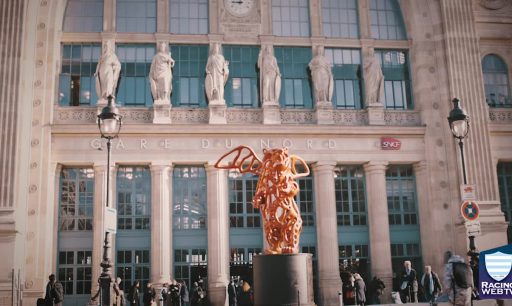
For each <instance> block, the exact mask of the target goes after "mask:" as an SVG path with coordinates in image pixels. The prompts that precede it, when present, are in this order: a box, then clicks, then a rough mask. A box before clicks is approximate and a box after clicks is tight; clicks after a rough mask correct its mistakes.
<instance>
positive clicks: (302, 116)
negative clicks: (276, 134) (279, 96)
mask: <svg viewBox="0 0 512 306" xmlns="http://www.w3.org/2000/svg"><path fill="white" fill-rule="evenodd" d="M314 118H315V111H314V110H304V109H281V123H282V124H301V123H309V124H313V123H315V122H314Z"/></svg>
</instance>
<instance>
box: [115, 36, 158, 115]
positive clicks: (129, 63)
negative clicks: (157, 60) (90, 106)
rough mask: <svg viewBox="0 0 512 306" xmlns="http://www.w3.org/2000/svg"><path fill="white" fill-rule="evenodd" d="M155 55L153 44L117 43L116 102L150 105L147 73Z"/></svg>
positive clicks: (126, 104) (125, 104) (151, 101)
mask: <svg viewBox="0 0 512 306" xmlns="http://www.w3.org/2000/svg"><path fill="white" fill-rule="evenodd" d="M154 55H155V47H154V46H153V45H118V46H117V56H118V57H119V61H120V62H121V76H120V79H121V80H120V82H119V86H118V88H117V99H116V102H117V103H119V104H121V105H124V106H151V105H152V104H153V98H152V96H151V89H150V88H149V81H148V75H149V70H150V68H151V61H152V60H153V56H154Z"/></svg>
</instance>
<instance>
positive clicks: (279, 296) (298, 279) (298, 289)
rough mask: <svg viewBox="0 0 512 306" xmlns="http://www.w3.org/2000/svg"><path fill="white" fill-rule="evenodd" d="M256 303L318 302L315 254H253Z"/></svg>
mask: <svg viewBox="0 0 512 306" xmlns="http://www.w3.org/2000/svg"><path fill="white" fill-rule="evenodd" d="M253 273H254V305H255V306H298V305H300V306H315V302H314V300H313V297H314V294H313V265H312V255H311V254H279V255H256V256H254V257H253Z"/></svg>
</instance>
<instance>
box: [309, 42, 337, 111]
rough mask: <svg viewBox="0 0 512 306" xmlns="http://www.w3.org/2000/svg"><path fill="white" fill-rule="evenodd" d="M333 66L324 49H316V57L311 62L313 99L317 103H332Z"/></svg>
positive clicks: (318, 47) (320, 47) (321, 47)
mask: <svg viewBox="0 0 512 306" xmlns="http://www.w3.org/2000/svg"><path fill="white" fill-rule="evenodd" d="M331 68H332V64H331V63H330V62H329V61H328V60H327V58H326V57H325V56H324V47H323V46H317V47H316V48H315V56H314V57H313V59H311V61H310V62H309V69H310V70H311V78H312V79H313V97H314V98H315V103H318V102H329V103H331V101H332V93H333V90H334V80H333V78H332V71H331Z"/></svg>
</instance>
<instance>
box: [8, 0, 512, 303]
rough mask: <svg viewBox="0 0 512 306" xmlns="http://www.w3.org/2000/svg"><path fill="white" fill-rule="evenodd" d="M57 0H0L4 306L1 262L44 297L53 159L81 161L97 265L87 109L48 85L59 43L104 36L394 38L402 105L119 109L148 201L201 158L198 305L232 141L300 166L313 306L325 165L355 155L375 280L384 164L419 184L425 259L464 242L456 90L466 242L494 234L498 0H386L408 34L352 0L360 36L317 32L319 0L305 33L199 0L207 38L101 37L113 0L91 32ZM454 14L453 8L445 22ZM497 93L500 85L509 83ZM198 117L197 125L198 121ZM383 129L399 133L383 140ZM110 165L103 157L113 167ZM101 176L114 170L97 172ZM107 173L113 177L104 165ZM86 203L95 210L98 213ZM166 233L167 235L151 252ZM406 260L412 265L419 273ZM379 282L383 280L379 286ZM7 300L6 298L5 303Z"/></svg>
mask: <svg viewBox="0 0 512 306" xmlns="http://www.w3.org/2000/svg"><path fill="white" fill-rule="evenodd" d="M66 2H67V1H65V0H41V1H23V0H15V1H9V4H8V5H7V7H6V6H5V5H3V6H2V7H1V8H0V38H1V40H2V41H3V42H5V43H4V44H3V45H1V47H0V48H1V49H2V52H1V54H2V58H0V62H1V63H2V64H1V65H0V84H1V85H0V89H1V90H0V105H2V106H1V108H0V129H1V130H2V131H3V136H2V138H1V139H0V141H1V146H0V147H1V148H2V150H1V151H0V163H1V164H2V167H0V168H1V169H2V176H1V177H0V182H1V187H2V189H1V191H0V258H2V263H1V264H0V304H1V305H5V304H7V303H9V301H10V296H11V282H12V277H13V276H12V269H15V270H18V269H19V270H20V271H21V278H22V283H23V285H24V286H23V299H24V301H23V303H25V304H26V305H35V300H36V299H37V298H38V297H41V296H42V295H43V293H44V288H45V283H46V279H47V276H48V275H49V274H50V273H52V272H55V270H56V260H55V258H57V227H58V214H57V207H58V198H57V195H58V188H59V174H60V169H61V167H63V166H92V167H94V172H95V189H94V190H95V194H94V196H95V200H94V207H95V216H94V224H95V226H94V228H95V229H97V230H95V231H94V233H93V240H94V250H93V262H92V266H93V279H96V278H97V277H98V275H99V263H100V261H101V249H100V246H101V245H102V238H103V233H102V232H101V230H100V229H101V224H102V220H103V216H102V209H101V207H102V203H103V200H102V199H103V197H104V195H105V193H106V192H112V193H114V192H113V191H112V190H110V191H107V190H105V181H106V175H107V173H108V169H106V154H105V151H99V150H98V148H100V147H101V141H100V139H99V132H98V128H97V125H96V117H95V116H96V113H97V109H96V108H88V107H60V106H58V105H57V102H56V96H57V89H58V81H57V79H58V77H57V76H58V74H59V61H60V44H61V43H62V42H80V41H96V42H101V41H106V40H107V41H116V42H127V43H133V42H141V41H143V42H153V43H156V42H157V41H162V40H163V41H170V42H171V44H173V43H175V42H182V43H191V44H192V43H198V44H204V43H205V42H221V43H222V44H223V45H224V44H230V43H231V44H248V45H249V44H250V45H261V44H270V45H277V44H279V45H290V46H310V47H311V46H313V45H315V46H316V45H322V46H327V47H336V46H343V47H347V46H349V47H352V48H361V50H362V51H363V54H366V53H367V52H366V50H368V49H369V48H402V49H408V50H409V55H410V59H411V60H410V70H411V75H412V77H411V79H412V90H413V96H414V105H415V106H414V109H413V110H402V111H398V110H388V109H373V108H372V109H362V110H339V109H329V110H322V111H321V112H319V109H316V110H314V109H312V110H287V109H279V108H278V107H277V108H266V109H262V108H257V109H234V108H233V109H230V108H227V109H226V108H225V109H223V110H217V111H216V112H215V118H216V121H215V123H216V124H215V125H212V124H211V123H212V122H211V120H212V118H211V116H212V115H211V113H209V111H210V112H211V111H212V110H211V109H210V110H208V109H183V108H170V109H169V108H168V109H153V108H127V107H126V108H121V111H122V114H123V115H124V119H123V121H124V123H125V126H124V127H123V129H122V132H121V133H122V134H121V136H120V138H119V139H118V140H116V141H115V142H114V144H113V148H114V149H113V161H114V163H115V164H116V165H122V164H142V165H149V166H150V167H151V173H152V178H153V186H152V191H151V193H152V199H153V202H152V205H153V212H155V211H156V212H161V214H162V215H161V216H165V215H167V216H168V215H169V214H171V213H172V212H169V211H168V210H169V207H168V206H167V205H165V204H166V203H168V201H169V199H170V198H171V194H172V190H170V182H169V178H168V173H169V171H170V170H171V169H172V167H173V166H175V165H183V164H201V165H206V171H207V182H208V221H207V223H208V242H209V243H208V254H209V256H208V261H209V262H208V273H209V279H210V282H209V286H210V288H209V289H210V292H211V300H212V302H214V304H215V305H224V304H225V303H226V302H225V292H226V291H225V286H226V284H227V281H228V279H229V255H228V253H229V242H228V229H227V227H226V226H224V225H223V224H227V221H226V220H227V218H228V216H227V215H226V214H227V212H226V209H227V208H226V207H224V206H223V205H226V204H227V199H226V195H227V188H228V187H227V185H226V181H225V177H226V174H225V173H224V172H223V171H219V170H216V169H214V168H212V167H211V165H212V164H213V163H214V162H215V161H216V159H217V158H218V157H219V156H221V155H222V154H223V153H225V152H226V151H227V150H229V149H230V148H232V147H235V146H237V145H241V144H245V145H249V146H252V147H253V148H257V149H263V148H265V147H276V146H287V147H289V148H290V150H291V152H293V153H294V154H297V155H299V156H301V157H303V158H304V159H305V160H306V161H307V162H308V163H310V164H312V165H313V167H312V168H313V172H314V174H315V186H316V193H315V196H316V202H317V207H316V209H317V211H316V216H317V220H318V222H317V228H316V231H317V235H318V238H317V243H318V245H317V249H318V251H317V254H318V268H319V271H318V280H319V286H318V289H319V292H318V296H319V301H318V302H319V304H320V305H322V306H326V305H336V303H337V298H338V297H337V291H338V290H339V288H340V285H341V281H340V278H339V274H338V273H337V269H338V267H337V264H338V262H337V260H336V258H337V257H336V256H338V255H337V251H338V250H337V247H336V246H337V241H338V237H337V231H336V224H335V220H333V217H334V215H335V213H334V215H333V210H334V205H335V203H334V202H335V200H334V193H333V186H331V183H332V171H333V168H334V166H335V165H337V164H342V163H344V164H359V165H364V170H365V177H366V182H367V186H369V187H368V189H367V193H368V197H367V202H368V213H369V224H370V225H369V229H370V246H371V270H372V273H374V274H377V275H380V276H381V277H382V278H383V280H384V281H385V282H386V283H387V284H388V285H390V283H391V277H392V271H391V258H390V250H389V246H390V244H389V230H388V228H389V224H388V220H387V210H388V206H387V205H386V186H385V176H384V175H385V170H386V167H387V166H388V165H391V164H412V165H414V166H413V167H414V172H415V176H416V183H417V186H421V188H417V189H418V199H417V202H418V208H419V218H420V224H422V225H426V226H422V227H421V246H422V247H421V250H422V257H423V262H424V263H430V264H431V265H432V266H433V269H434V271H441V270H442V265H443V257H442V254H443V253H444V251H445V250H448V249H451V250H455V252H456V253H458V254H463V253H465V252H466V251H467V245H468V242H467V239H466V236H465V231H464V226H463V224H462V218H461V216H460V213H459V204H460V195H459V184H460V183H461V181H462V174H461V171H460V166H459V162H460V161H459V152H458V148H457V146H456V143H455V141H454V139H453V137H452V135H451V133H450V131H449V128H448V124H447V122H446V117H447V116H448V114H449V112H450V109H451V103H450V100H451V98H453V97H455V96H457V97H459V98H460V99H461V101H462V106H463V107H464V108H465V109H466V111H467V112H468V113H469V114H470V116H471V130H470V136H469V138H468V140H467V142H466V156H467V159H466V166H467V170H468V180H469V182H470V183H473V184H476V187H477V197H478V202H479V204H480V208H481V218H480V222H481V223H482V232H483V235H482V236H480V237H477V239H476V244H477V246H478V248H479V249H480V250H485V249H489V248H493V247H497V246H501V245H504V244H506V243H507V236H506V229H507V223H506V222H505V218H504V215H503V213H502V212H501V208H500V200H499V193H498V183H497V174H496V165H497V163H498V162H500V161H512V115H511V114H512V111H510V110H508V109H490V108H489V107H488V106H487V105H486V103H485V99H484V83H483V75H482V70H481V59H482V57H483V56H484V55H486V54H489V53H491V52H492V53H494V54H497V55H499V56H501V57H502V58H503V59H504V60H505V62H506V63H507V65H508V67H509V72H508V73H509V80H512V74H511V72H510V71H511V70H512V69H511V67H512V51H511V50H512V34H511V33H512V3H511V2H510V1H483V0H428V1H414V0H401V1H400V6H401V10H402V14H403V16H404V19H405V24H406V28H407V35H408V39H407V40H406V41H389V40H374V39H372V38H371V35H370V24H369V20H368V19H369V15H368V7H369V1H367V0H360V1H357V3H358V6H359V12H360V15H359V23H360V36H361V39H360V40H354V39H335V38H326V37H323V36H321V33H322V31H321V26H322V21H321V17H322V16H321V15H322V13H321V1H320V0H310V1H309V6H310V16H309V17H310V24H311V35H312V36H311V37H275V36H273V35H272V30H271V28H272V20H271V19H272V17H271V16H272V15H271V4H270V1H269V0H256V1H254V2H255V7H254V8H253V9H252V10H251V11H250V13H249V14H248V15H247V16H244V17H236V16H231V15H230V14H229V13H228V12H227V11H226V10H225V8H224V4H223V1H209V23H210V24H209V30H210V33H211V34H208V35H174V34H169V33H168V31H167V29H168V25H167V24H166V22H164V21H160V22H158V23H157V33H154V34H132V33H115V18H114V16H115V0H105V1H104V3H105V4H104V16H109V18H105V20H107V21H108V22H104V25H103V28H104V31H103V32H102V33H63V32H62V20H63V16H64V12H65V8H66ZM157 5H158V9H157V11H158V16H157V20H168V16H167V15H168V12H169V10H168V9H167V5H168V4H167V1H157ZM459 17H464V18H459ZM510 90H511V88H510V85H509V92H510ZM209 120H210V122H209ZM382 137H394V138H397V139H399V140H400V141H401V149H400V150H398V151H384V150H382V149H381V146H380V139H381V138H382ZM114 168H115V167H114ZM112 172H115V169H112ZM113 177H115V176H114V175H113ZM97 212H99V213H97ZM158 217H159V216H158V215H157V214H156V213H155V214H154V215H153V217H152V218H154V219H153V220H152V224H153V226H154V227H156V229H155V230H154V231H152V233H151V242H152V243H151V245H152V250H151V254H152V255H151V256H152V257H151V269H152V270H151V280H152V281H153V282H156V283H162V282H165V281H168V280H169V278H172V273H173V272H172V267H171V266H169V265H170V262H171V261H172V256H173V254H172V252H171V250H172V239H171V237H172V226H171V225H170V224H169V222H170V220H172V219H170V220H169V219H166V218H163V217H162V218H158ZM166 242H167V243H169V246H168V247H166ZM419 270H420V269H419ZM390 287H391V286H387V288H390ZM5 301H7V303H6V302H5Z"/></svg>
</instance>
